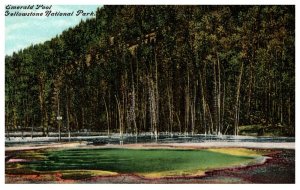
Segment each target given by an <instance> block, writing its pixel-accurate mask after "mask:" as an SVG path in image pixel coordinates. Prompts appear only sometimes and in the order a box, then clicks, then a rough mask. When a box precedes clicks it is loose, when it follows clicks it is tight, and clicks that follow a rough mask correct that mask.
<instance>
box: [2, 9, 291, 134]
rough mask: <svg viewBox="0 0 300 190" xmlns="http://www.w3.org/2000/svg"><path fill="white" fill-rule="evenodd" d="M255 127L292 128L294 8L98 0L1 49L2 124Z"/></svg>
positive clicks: (112, 128) (189, 130) (49, 128)
mask: <svg viewBox="0 0 300 190" xmlns="http://www.w3.org/2000/svg"><path fill="white" fill-rule="evenodd" d="M58 116H61V117H62V120H61V122H62V123H61V124H62V125H61V126H60V124H59V122H58V121H57V117H58ZM253 125H255V126H259V127H260V128H261V129H262V130H271V131H272V130H274V131H280V132H281V133H280V135H285V136H288V135H294V132H295V6H103V7H102V8H98V10H97V12H96V18H93V19H88V20H86V21H82V22H80V23H79V24H78V25H77V26H75V27H73V28H69V29H68V30H65V31H64V32H63V33H62V34H60V35H58V36H56V37H55V38H53V39H49V41H46V42H45V43H42V44H36V45H31V46H30V47H27V48H25V49H23V50H20V51H18V52H14V53H13V54H12V55H10V56H6V57H5V127H6V131H30V130H31V129H32V130H34V131H36V132H38V131H41V132H43V135H44V136H48V134H49V132H53V131H57V130H58V129H59V130H62V131H71V132H75V131H93V132H99V133H107V134H110V133H120V135H122V134H123V133H132V134H139V133H144V132H150V133H152V134H153V135H155V136H158V135H159V133H162V132H166V133H169V134H172V133H174V132H178V133H182V134H199V133H201V134H204V133H205V134H235V135H237V134H239V130H240V128H241V126H253ZM60 127H61V128H60Z"/></svg>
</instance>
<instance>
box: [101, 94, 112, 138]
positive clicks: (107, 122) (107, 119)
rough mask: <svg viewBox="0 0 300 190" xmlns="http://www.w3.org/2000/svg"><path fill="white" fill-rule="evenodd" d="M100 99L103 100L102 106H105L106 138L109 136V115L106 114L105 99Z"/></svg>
mask: <svg viewBox="0 0 300 190" xmlns="http://www.w3.org/2000/svg"><path fill="white" fill-rule="evenodd" d="M102 98H103V102H104V106H105V112H106V125H107V136H109V126H110V123H109V113H108V109H107V105H106V101H105V98H104V97H102Z"/></svg>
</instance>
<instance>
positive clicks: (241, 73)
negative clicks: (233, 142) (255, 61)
mask: <svg viewBox="0 0 300 190" xmlns="http://www.w3.org/2000/svg"><path fill="white" fill-rule="evenodd" d="M243 68H244V63H243V62H242V65H241V68H240V74H239V77H238V84H237V90H236V101H235V118H234V135H238V134H239V129H238V126H239V104H240V89H241V83H242V75H243Z"/></svg>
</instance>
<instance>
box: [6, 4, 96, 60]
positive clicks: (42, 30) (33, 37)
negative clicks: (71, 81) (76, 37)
mask: <svg viewBox="0 0 300 190" xmlns="http://www.w3.org/2000/svg"><path fill="white" fill-rule="evenodd" d="M97 7H101V5H53V6H52V8H51V11H52V12H56V11H60V12H72V11H74V16H49V17H46V16H38V17H37V16H5V55H11V54H12V53H13V52H14V51H18V50H20V49H24V48H26V47H28V46H30V45H31V44H37V43H42V42H44V41H47V40H50V39H51V38H53V37H55V36H56V35H59V34H61V33H62V31H64V30H65V29H68V28H69V27H73V26H75V25H77V24H78V23H79V22H80V20H85V19H87V18H91V16H82V15H81V16H75V13H76V12H77V10H80V9H81V10H83V11H84V12H86V13H90V12H91V11H93V12H94V13H96V10H97ZM5 11H6V10H5ZM9 11H10V12H15V11H18V12H43V13H44V12H45V11H46V10H9ZM44 15H45V13H44Z"/></svg>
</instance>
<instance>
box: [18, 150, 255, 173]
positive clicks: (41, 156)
mask: <svg viewBox="0 0 300 190" xmlns="http://www.w3.org/2000/svg"><path fill="white" fill-rule="evenodd" d="M243 151H244V150H243ZM243 151H241V150H240V151H236V150H235V153H234V154H232V153H230V151H229V153H226V151H224V150H223V151H216V150H210V149H202V150H194V149H187V150H185V149H117V148H108V149H103V148H101V149H65V150H45V151H41V152H27V153H25V154H24V155H23V159H26V160H28V162H21V163H18V168H23V169H24V168H26V169H27V170H31V171H35V172H40V173H47V172H48V173H49V172H50V173H51V172H57V171H59V172H62V173H68V174H70V173H72V171H74V172H73V173H72V176H74V175H75V176H76V175H80V173H85V174H86V171H89V172H90V174H91V171H93V172H92V173H94V174H95V171H105V172H110V173H109V174H128V173H132V174H137V175H141V176H146V177H166V176H179V175H193V174H201V172H202V173H203V172H205V171H207V170H211V169H217V168H225V167H231V166H240V165H242V164H248V163H250V162H253V161H254V160H255V159H256V158H258V157H259V156H260V155H258V154H256V153H253V152H250V153H249V151H248V150H247V154H245V151H244V152H243ZM237 152H241V154H240V155H239V154H238V153H237ZM20 158H22V155H20ZM98 174H99V172H98ZM106 174H108V173H106ZM91 175H92V174H91Z"/></svg>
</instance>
